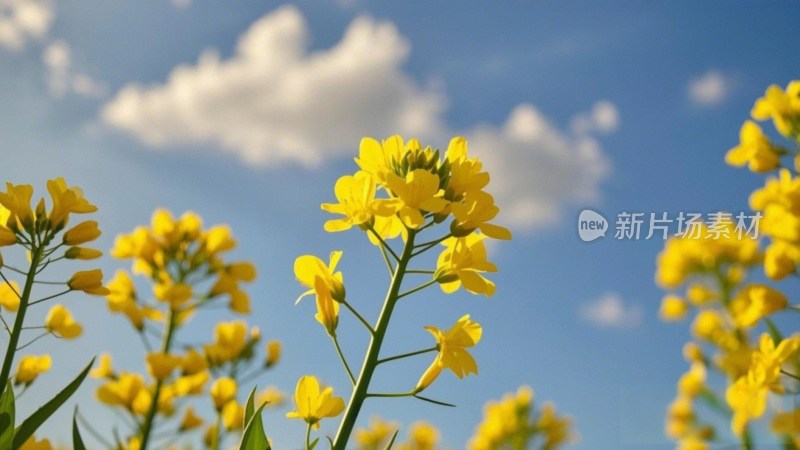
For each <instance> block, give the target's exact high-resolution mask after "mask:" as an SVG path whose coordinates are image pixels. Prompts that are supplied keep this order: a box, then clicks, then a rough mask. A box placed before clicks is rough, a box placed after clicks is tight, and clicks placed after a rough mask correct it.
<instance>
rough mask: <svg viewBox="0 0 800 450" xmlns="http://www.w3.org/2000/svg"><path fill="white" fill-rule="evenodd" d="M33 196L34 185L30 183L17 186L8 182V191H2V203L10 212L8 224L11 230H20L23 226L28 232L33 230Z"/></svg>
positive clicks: (0, 195)
mask: <svg viewBox="0 0 800 450" xmlns="http://www.w3.org/2000/svg"><path fill="white" fill-rule="evenodd" d="M32 196H33V186H31V185H29V184H21V185H16V186H15V185H13V184H11V183H6V192H0V205H3V206H4V207H5V208H6V209H7V210H8V211H9V212H10V216H9V217H8V219H7V222H6V226H7V227H8V228H10V229H11V231H19V230H20V229H21V228H24V229H25V230H26V231H28V232H30V231H31V230H33V221H34V217H33V210H31V197H32Z"/></svg>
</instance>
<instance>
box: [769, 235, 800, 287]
mask: <svg viewBox="0 0 800 450" xmlns="http://www.w3.org/2000/svg"><path fill="white" fill-rule="evenodd" d="M797 261H800V248H799V247H797V246H796V245H792V244H789V243H787V242H785V241H773V242H772V243H770V245H769V247H767V250H766V251H765V252H764V273H765V274H766V275H767V276H768V277H769V278H770V279H773V280H782V279H784V278H786V276H787V275H789V274H792V273H795V272H796V271H797Z"/></svg>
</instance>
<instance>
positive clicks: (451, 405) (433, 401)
mask: <svg viewBox="0 0 800 450" xmlns="http://www.w3.org/2000/svg"><path fill="white" fill-rule="evenodd" d="M414 398H418V399H420V400H422V401H424V402H428V403H433V404H434V405H440V406H447V407H450V408H455V407H456V405H454V404H452V403H446V402H440V401H439V400H434V399H432V398H428V397H423V396H421V395H417V394H414Z"/></svg>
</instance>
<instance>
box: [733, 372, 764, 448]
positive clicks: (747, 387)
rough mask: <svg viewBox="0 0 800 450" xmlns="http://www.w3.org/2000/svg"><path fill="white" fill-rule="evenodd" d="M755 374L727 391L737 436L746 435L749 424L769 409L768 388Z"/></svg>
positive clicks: (749, 373)
mask: <svg viewBox="0 0 800 450" xmlns="http://www.w3.org/2000/svg"><path fill="white" fill-rule="evenodd" d="M759 378H760V377H759V375H758V374H757V373H755V372H748V374H747V375H746V376H743V377H740V378H739V379H738V380H736V382H735V383H733V384H732V385H731V386H730V387H728V390H727V391H725V400H726V401H727V402H728V406H730V408H731V410H732V411H733V418H732V419H731V430H733V433H734V434H735V435H736V436H741V435H742V434H744V431H745V428H746V427H747V423H748V422H750V421H751V420H753V419H758V418H759V417H761V416H762V415H763V414H764V411H766V409H767V392H768V390H767V388H766V386H764V384H763V383H762V382H761V380H759Z"/></svg>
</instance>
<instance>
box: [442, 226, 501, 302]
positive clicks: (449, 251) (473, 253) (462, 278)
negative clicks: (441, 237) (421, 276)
mask: <svg viewBox="0 0 800 450" xmlns="http://www.w3.org/2000/svg"><path fill="white" fill-rule="evenodd" d="M483 239H484V236H483V235H482V234H475V233H473V234H470V235H469V236H467V237H463V238H448V239H446V240H445V241H444V242H442V245H444V247H445V249H444V250H443V251H442V253H441V254H440V255H439V260H438V261H437V264H436V273H435V274H434V278H435V279H436V280H437V281H438V282H439V283H440V284H441V287H442V290H443V291H444V292H446V293H448V294H449V293H452V292H455V291H456V290H458V288H459V287H461V285H462V284H463V285H464V288H465V289H466V290H467V291H469V292H471V293H473V294H483V295H486V296H491V295H493V294H494V291H495V286H494V283H492V282H491V281H489V280H487V279H486V278H484V277H483V276H482V275H481V273H483V272H497V267H495V265H494V264H492V263H490V262H489V261H487V260H486V246H485V245H484V244H483Z"/></svg>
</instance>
